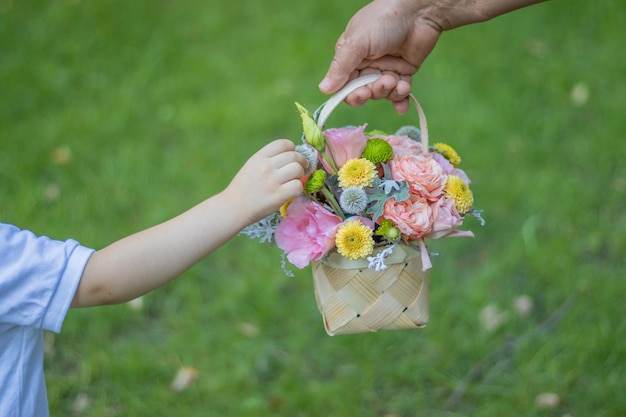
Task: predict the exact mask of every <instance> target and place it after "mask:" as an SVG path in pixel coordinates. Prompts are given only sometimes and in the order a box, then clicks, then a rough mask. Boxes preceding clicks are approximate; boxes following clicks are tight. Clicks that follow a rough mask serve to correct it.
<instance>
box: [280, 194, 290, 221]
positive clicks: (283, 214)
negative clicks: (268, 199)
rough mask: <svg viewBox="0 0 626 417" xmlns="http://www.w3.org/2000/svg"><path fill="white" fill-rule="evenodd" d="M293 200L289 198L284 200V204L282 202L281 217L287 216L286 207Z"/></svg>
mask: <svg viewBox="0 0 626 417" xmlns="http://www.w3.org/2000/svg"><path fill="white" fill-rule="evenodd" d="M292 202H293V198H290V199H289V200H287V201H285V204H283V205H282V206H280V209H279V211H280V216H281V217H287V207H289V204H291V203H292Z"/></svg>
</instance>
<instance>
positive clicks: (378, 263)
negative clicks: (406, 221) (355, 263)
mask: <svg viewBox="0 0 626 417" xmlns="http://www.w3.org/2000/svg"><path fill="white" fill-rule="evenodd" d="M395 247H396V244H395V243H394V244H393V245H391V246H389V247H387V248H385V249H383V250H381V251H380V252H378V253H377V254H376V256H368V257H367V262H369V264H368V265H367V267H368V268H370V269H373V270H375V271H376V272H380V271H384V270H385V269H387V265H385V258H386V257H387V256H389V255H391V253H392V252H393V248H395Z"/></svg>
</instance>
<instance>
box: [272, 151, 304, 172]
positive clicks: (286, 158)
mask: <svg viewBox="0 0 626 417" xmlns="http://www.w3.org/2000/svg"><path fill="white" fill-rule="evenodd" d="M271 159H272V164H273V166H274V167H276V168H278V169H280V168H281V167H283V166H285V165H288V164H291V163H293V162H295V163H297V164H300V165H301V166H302V167H303V168H304V169H306V168H308V165H309V163H308V162H307V160H306V158H305V157H304V155H302V154H300V153H298V152H295V151H291V152H282V153H279V154H278V155H275V156H273V157H272V158H271Z"/></svg>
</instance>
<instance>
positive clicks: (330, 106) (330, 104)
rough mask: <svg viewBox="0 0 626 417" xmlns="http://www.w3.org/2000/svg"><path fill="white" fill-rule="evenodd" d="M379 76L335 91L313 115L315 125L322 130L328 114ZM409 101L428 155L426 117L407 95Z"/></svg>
mask: <svg viewBox="0 0 626 417" xmlns="http://www.w3.org/2000/svg"><path fill="white" fill-rule="evenodd" d="M380 76H381V74H369V75H363V76H362V77H359V78H355V79H354V80H352V81H350V82H349V83H348V84H346V85H345V86H344V87H343V88H342V89H341V90H339V91H337V92H336V93H335V94H333V95H332V96H331V97H330V98H329V99H328V100H327V101H326V102H325V103H324V104H322V105H321V106H320V107H319V108H318V109H317V110H316V111H315V113H314V114H313V118H314V119H315V121H316V122H317V125H318V126H319V127H320V128H321V129H323V128H324V123H326V120H328V117H330V114H331V113H332V112H333V110H335V108H337V106H338V105H339V104H340V103H341V102H343V100H344V99H345V98H346V97H348V95H349V94H350V93H352V92H353V91H354V90H356V89H357V88H360V87H363V86H365V85H367V84H370V83H373V82H374V81H376V80H377V79H378V78H380ZM409 99H410V100H411V101H412V102H413V104H414V105H415V108H416V109H417V114H418V117H419V127H420V132H421V143H422V153H428V124H427V122H426V115H425V114H424V111H423V110H422V106H420V103H419V102H418V101H417V99H416V98H415V96H414V95H413V94H409Z"/></svg>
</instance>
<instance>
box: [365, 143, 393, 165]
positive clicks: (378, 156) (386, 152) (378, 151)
mask: <svg viewBox="0 0 626 417" xmlns="http://www.w3.org/2000/svg"><path fill="white" fill-rule="evenodd" d="M392 157H393V148H392V147H391V145H390V144H389V143H388V142H387V141H386V140H384V139H380V138H374V139H370V140H368V141H367V144H366V145H365V149H364V150H363V154H362V155H361V158H365V159H367V160H368V161H370V162H372V163H374V164H377V163H379V162H387V161H388V160H390V159H391V158H392Z"/></svg>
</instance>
